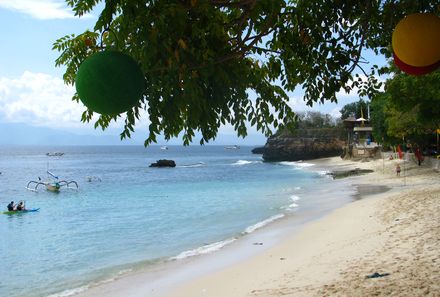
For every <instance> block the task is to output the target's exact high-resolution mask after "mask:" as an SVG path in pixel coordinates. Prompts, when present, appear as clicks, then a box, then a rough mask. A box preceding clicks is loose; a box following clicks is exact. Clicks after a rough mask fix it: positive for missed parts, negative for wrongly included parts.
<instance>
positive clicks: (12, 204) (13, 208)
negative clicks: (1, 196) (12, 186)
mask: <svg viewBox="0 0 440 297" xmlns="http://www.w3.org/2000/svg"><path fill="white" fill-rule="evenodd" d="M14 210H15V203H14V201H11V203H9V204H8V211H14Z"/></svg>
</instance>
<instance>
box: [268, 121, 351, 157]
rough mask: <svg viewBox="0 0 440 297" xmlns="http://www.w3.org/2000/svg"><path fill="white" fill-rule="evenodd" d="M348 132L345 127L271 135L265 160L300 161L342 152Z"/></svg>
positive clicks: (331, 155) (337, 154)
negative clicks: (346, 132)
mask: <svg viewBox="0 0 440 297" xmlns="http://www.w3.org/2000/svg"><path fill="white" fill-rule="evenodd" d="M345 139H346V134H345V131H344V130H343V129H336V128H333V129H331V128H325V129H303V130H298V131H296V132H295V134H285V133H284V134H280V135H274V136H271V137H270V138H269V139H268V140H267V142H266V145H265V146H264V152H263V159H264V160H265V161H298V160H307V159H315V158H323V157H333V156H339V155H341V154H342V148H343V146H344V145H345Z"/></svg>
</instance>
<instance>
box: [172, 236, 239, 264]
mask: <svg viewBox="0 0 440 297" xmlns="http://www.w3.org/2000/svg"><path fill="white" fill-rule="evenodd" d="M236 240H237V238H229V239H226V240H223V241H218V242H214V243H210V244H206V245H204V246H201V247H198V248H195V249H193V250H189V251H184V252H182V253H180V254H178V255H177V256H175V257H171V258H170V260H181V259H185V258H189V257H194V256H198V255H203V254H209V253H212V252H215V251H218V250H220V249H221V248H223V247H225V246H227V245H228V244H231V243H233V242H234V241H236Z"/></svg>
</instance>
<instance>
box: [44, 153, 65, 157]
mask: <svg viewBox="0 0 440 297" xmlns="http://www.w3.org/2000/svg"><path fill="white" fill-rule="evenodd" d="M62 155H64V153H62V152H53V153H46V156H49V157H61V156H62Z"/></svg>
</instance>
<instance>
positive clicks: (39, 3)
mask: <svg viewBox="0 0 440 297" xmlns="http://www.w3.org/2000/svg"><path fill="white" fill-rule="evenodd" d="M0 8H4V9H9V10H14V11H18V12H21V13H24V14H27V15H30V16H31V17H33V18H36V19H41V20H48V19H67V18H74V17H75V16H74V14H73V12H72V10H71V9H70V8H69V7H67V5H66V3H65V1H63V0H0Z"/></svg>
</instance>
